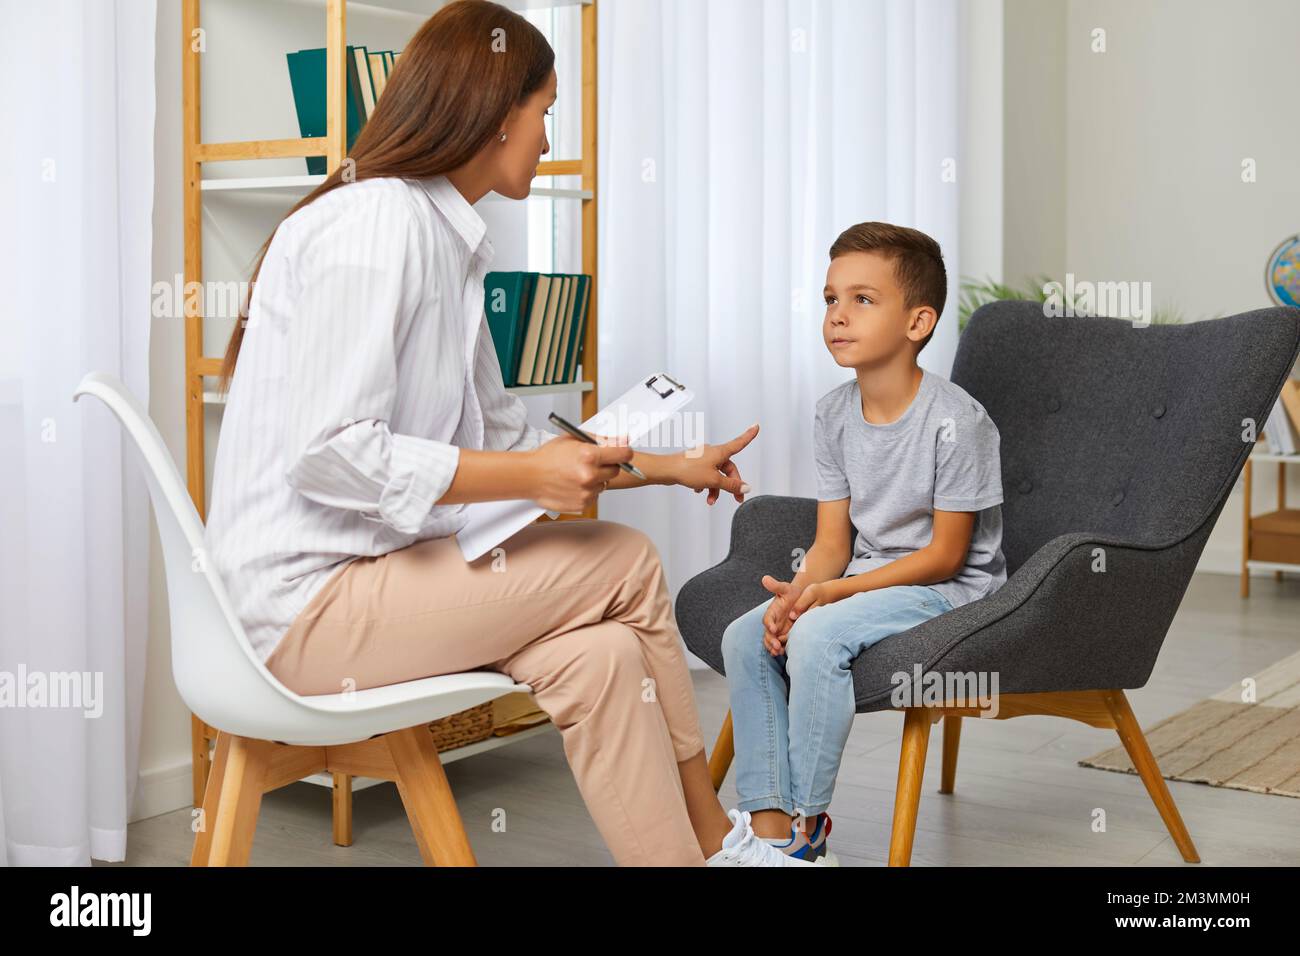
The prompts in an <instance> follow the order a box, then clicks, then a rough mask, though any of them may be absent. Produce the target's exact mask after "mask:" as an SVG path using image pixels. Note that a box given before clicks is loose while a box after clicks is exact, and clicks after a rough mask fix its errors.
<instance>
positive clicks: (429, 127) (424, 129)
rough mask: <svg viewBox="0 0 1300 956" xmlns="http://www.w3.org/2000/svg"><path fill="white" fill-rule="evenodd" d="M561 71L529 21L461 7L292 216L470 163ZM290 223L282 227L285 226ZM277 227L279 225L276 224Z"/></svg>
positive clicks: (421, 41) (497, 9)
mask: <svg viewBox="0 0 1300 956" xmlns="http://www.w3.org/2000/svg"><path fill="white" fill-rule="evenodd" d="M554 65H555V52H554V51H553V50H552V49H551V46H550V44H549V43H547V42H546V38H545V37H544V36H542V34H541V31H539V30H538V29H537V28H536V27H535V26H533V25H532V24H531V23H529V22H528V21H527V20H526V19H524V18H523V17H521V16H520V15H519V14H517V13H515V12H514V11H513V10H509V9H507V8H505V7H503V6H501V5H500V4H497V3H491V2H489V0H455V2H453V3H450V4H448V5H447V6H445V7H443V8H442V9H441V10H439V11H438V12H437V13H435V14H434V15H433V16H432V17H430V18H429V19H428V20H427V21H426V22H425V24H424V25H423V26H422V27H420V29H419V32H417V33H416V34H415V36H414V37H412V39H411V41H410V43H408V44H407V45H406V49H405V50H403V51H402V56H401V59H399V60H398V63H397V67H396V68H395V69H394V70H393V74H392V76H391V77H390V78H389V80H388V84H387V86H386V87H385V88H384V95H383V96H382V97H381V98H380V100H379V103H378V104H377V106H376V109H375V112H374V115H373V116H371V117H370V119H369V120H367V122H366V124H365V126H363V127H362V128H361V133H360V135H359V136H357V140H356V142H355V143H354V144H353V145H352V149H351V151H350V152H349V153H348V157H349V158H350V159H351V160H352V164H347V163H345V164H343V165H342V166H340V167H339V168H338V169H335V170H334V171H333V172H332V173H330V174H329V176H327V177H326V178H325V181H324V182H323V183H321V184H320V185H319V186H317V187H316V188H315V189H313V190H312V191H311V192H310V193H308V194H307V195H306V196H304V197H303V198H302V199H301V200H299V202H298V203H297V204H296V205H295V206H294V207H293V208H292V209H290V210H289V212H288V213H286V214H285V216H284V218H285V219H287V218H288V217H289V216H291V215H293V214H294V213H295V212H297V211H298V210H299V209H301V208H303V207H304V206H306V205H307V204H309V203H311V202H314V201H315V200H316V199H318V198H319V197H321V196H323V195H325V194H326V193H327V192H330V191H332V190H334V189H337V188H338V187H339V186H342V185H344V184H345V180H344V178H343V174H344V170H345V168H346V167H348V166H349V165H351V170H350V173H349V176H348V180H347V181H352V180H355V181H358V182H359V181H361V180H363V179H374V178H376V177H379V176H400V177H405V178H412V179H427V178H429V177H432V176H438V175H441V174H443V173H447V172H450V171H451V170H453V169H457V168H458V167H460V166H463V165H464V164H465V163H467V162H469V161H470V160H471V159H472V158H473V157H474V156H475V155H476V154H477V153H478V152H479V150H481V149H482V148H483V147H484V146H486V145H487V143H488V141H489V140H491V139H492V137H493V136H496V135H497V134H498V132H499V131H500V130H501V127H502V125H503V124H504V123H505V120H506V117H507V116H508V115H509V113H510V110H511V108H512V107H514V106H516V105H519V104H522V103H523V102H525V101H526V100H527V99H528V97H530V96H531V95H532V94H533V93H536V92H537V91H538V90H539V89H541V87H542V84H543V83H545V82H546V80H547V78H548V77H549V76H550V73H551V68H552V67H553V66H554ZM283 221H284V220H283V219H282V220H281V222H283ZM277 228H278V226H277ZM273 238H275V232H274V231H272V233H271V235H270V236H268V237H267V240H266V242H264V243H263V244H262V248H261V249H260V250H259V251H258V254H257V258H256V260H255V264H254V266H253V274H252V277H251V278H250V280H249V286H248V288H249V292H248V299H247V300H245V302H244V303H243V307H242V308H241V309H240V313H239V319H240V320H239V322H237V323H236V324H235V329H234V332H232V333H231V336H230V342H229V344H228V345H227V346H226V356H225V359H224V361H223V362H222V364H221V378H220V383H219V388H220V390H221V391H223V392H224V391H226V390H227V389H229V387H230V381H231V378H232V377H233V376H234V374H235V363H236V362H237V361H238V359H239V347H240V345H241V343H242V342H243V340H244V325H245V323H246V322H247V321H248V306H249V302H250V301H251V299H252V296H253V293H252V290H253V287H254V285H255V284H256V283H257V274H258V273H259V272H260V271H261V269H262V260H263V259H264V258H265V257H266V250H267V248H268V247H269V246H270V245H271V240H272V239H273Z"/></svg>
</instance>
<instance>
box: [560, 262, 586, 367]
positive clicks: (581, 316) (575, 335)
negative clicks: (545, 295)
mask: <svg viewBox="0 0 1300 956" xmlns="http://www.w3.org/2000/svg"><path fill="white" fill-rule="evenodd" d="M590 293H591V276H589V275H580V276H578V293H577V295H576V296H575V297H574V304H573V323H572V326H573V327H572V329H571V330H570V334H569V346H568V349H567V351H566V353H565V357H566V359H567V361H566V363H565V370H564V376H563V377H562V378H561V379H560V381H562V382H576V381H577V380H578V365H579V364H580V363H581V362H582V352H583V346H584V345H586V344H587V300H588V298H589V296H590Z"/></svg>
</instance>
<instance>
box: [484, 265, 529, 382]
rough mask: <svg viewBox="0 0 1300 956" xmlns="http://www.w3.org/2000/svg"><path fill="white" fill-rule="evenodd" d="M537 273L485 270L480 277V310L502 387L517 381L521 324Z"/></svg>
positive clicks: (522, 327) (523, 321)
mask: <svg viewBox="0 0 1300 956" xmlns="http://www.w3.org/2000/svg"><path fill="white" fill-rule="evenodd" d="M536 284H537V276H536V274H535V273H531V272H489V273H488V274H487V275H485V276H484V277H483V311H484V312H485V313H486V314H487V320H488V329H489V331H490V332H491V333H492V344H493V346H495V348H496V351H497V361H498V362H499V363H500V365H501V380H502V381H503V382H504V383H505V386H506V388H512V387H514V386H515V385H516V384H517V382H518V379H517V374H518V369H519V356H520V352H521V351H522V349H523V341H524V326H525V324H526V322H527V317H528V315H529V310H530V301H529V300H530V298H531V295H532V290H533V289H534V288H535V287H536Z"/></svg>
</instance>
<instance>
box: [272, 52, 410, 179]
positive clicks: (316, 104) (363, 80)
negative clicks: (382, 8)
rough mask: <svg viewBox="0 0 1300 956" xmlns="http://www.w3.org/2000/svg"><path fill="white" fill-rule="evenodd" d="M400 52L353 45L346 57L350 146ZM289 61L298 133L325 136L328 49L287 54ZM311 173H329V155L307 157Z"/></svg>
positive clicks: (376, 100) (364, 122)
mask: <svg viewBox="0 0 1300 956" xmlns="http://www.w3.org/2000/svg"><path fill="white" fill-rule="evenodd" d="M400 56H401V54H400V53H394V52H393V51H392V50H373V51H372V50H368V49H366V48H365V47H363V46H350V47H348V48H347V54H346V56H344V59H345V60H346V61H347V63H346V66H347V80H348V89H347V115H348V149H351V148H352V143H353V142H354V141H355V140H356V138H357V134H358V133H360V132H361V127H362V126H364V125H365V124H366V120H368V119H370V117H371V116H373V115H374V113H375V104H376V103H378V102H379V97H380V95H381V94H382V93H383V92H384V87H385V86H387V85H388V77H389V75H390V74H391V73H392V72H393V68H394V67H395V66H396V65H397V60H398V58H399V57H400ZM285 59H287V60H288V61H289V83H290V84H291V85H292V86H293V104H294V108H295V109H296V110H297V112H298V132H299V134H300V135H302V136H303V137H304V138H306V137H309V136H324V135H325V133H326V125H325V48H324V47H318V48H316V49H312V50H299V51H298V52H297V53H286V54H285ZM307 172H309V173H311V174H312V175H314V176H324V175H325V157H324V156H309V157H307Z"/></svg>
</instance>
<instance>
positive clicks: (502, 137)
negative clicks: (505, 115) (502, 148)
mask: <svg viewBox="0 0 1300 956" xmlns="http://www.w3.org/2000/svg"><path fill="white" fill-rule="evenodd" d="M505 141H506V131H505V130H502V131H501V142H503V143H504V142H505Z"/></svg>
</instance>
